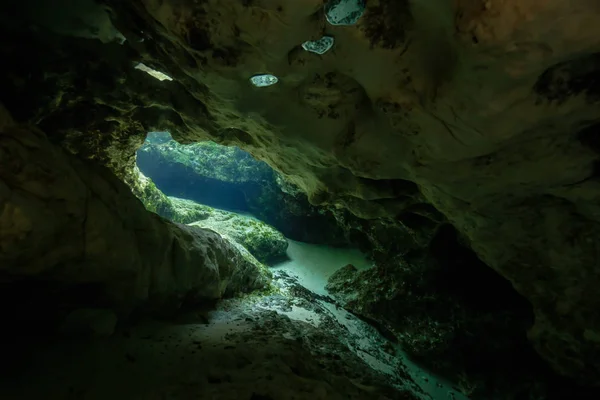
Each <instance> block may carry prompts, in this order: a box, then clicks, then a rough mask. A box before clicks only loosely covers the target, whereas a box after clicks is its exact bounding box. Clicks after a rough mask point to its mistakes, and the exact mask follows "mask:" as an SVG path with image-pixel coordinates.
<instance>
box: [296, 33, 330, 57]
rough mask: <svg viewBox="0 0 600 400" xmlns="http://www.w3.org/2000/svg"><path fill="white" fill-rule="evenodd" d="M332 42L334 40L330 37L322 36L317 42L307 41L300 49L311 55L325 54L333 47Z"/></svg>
mask: <svg viewBox="0 0 600 400" xmlns="http://www.w3.org/2000/svg"><path fill="white" fill-rule="evenodd" d="M334 42H335V39H334V38H332V37H331V36H323V37H322V38H321V39H319V40H309V41H307V42H304V43H302V48H303V49H304V50H306V51H310V52H312V53H317V54H325V53H327V52H328V51H329V50H330V49H331V48H332V47H333V43H334Z"/></svg>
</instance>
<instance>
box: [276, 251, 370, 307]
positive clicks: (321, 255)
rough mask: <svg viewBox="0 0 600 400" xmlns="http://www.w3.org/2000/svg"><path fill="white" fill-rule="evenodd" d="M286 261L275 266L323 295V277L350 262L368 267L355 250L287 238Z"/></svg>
mask: <svg viewBox="0 0 600 400" xmlns="http://www.w3.org/2000/svg"><path fill="white" fill-rule="evenodd" d="M288 242H289V247H288V249H287V255H288V257H289V260H288V261H285V262H283V263H280V264H277V265H275V266H274V267H273V268H272V270H273V271H277V270H280V269H283V270H285V271H288V272H291V273H292V274H294V275H296V276H297V277H298V280H299V283H300V284H301V285H302V286H304V287H306V288H307V289H309V290H311V291H312V292H315V293H317V294H321V295H325V294H327V291H326V290H325V285H326V284H327V279H329V277H330V276H331V275H332V274H333V273H334V272H335V271H337V270H338V269H340V268H342V267H344V266H346V265H348V264H352V265H354V266H355V267H356V268H358V269H367V268H370V267H371V265H372V264H371V262H370V261H369V260H368V259H367V258H366V256H365V255H364V254H363V253H361V252H360V251H358V250H355V249H347V248H334V247H329V246H321V245H315V244H308V243H302V242H296V241H293V240H288Z"/></svg>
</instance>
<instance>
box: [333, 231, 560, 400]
mask: <svg viewBox="0 0 600 400" xmlns="http://www.w3.org/2000/svg"><path fill="white" fill-rule="evenodd" d="M458 240H459V238H458V237H457V235H456V231H455V230H454V229H453V228H452V227H450V226H448V225H444V226H442V227H441V228H440V229H438V231H437V232H436V234H435V237H434V238H433V240H432V245H431V248H430V249H429V251H428V252H426V253H424V252H412V253H408V254H406V255H405V256H404V257H400V256H396V257H395V258H393V259H388V260H386V261H385V262H379V263H377V264H376V265H375V266H374V267H373V268H370V269H366V270H358V269H357V268H356V267H354V266H353V265H346V266H345V267H342V268H340V269H339V270H338V271H336V272H335V273H334V274H333V275H331V276H330V277H329V280H328V283H327V286H326V289H327V291H328V292H329V293H330V295H331V296H332V297H333V298H334V299H335V300H336V301H337V302H338V303H339V304H340V305H341V306H343V307H344V308H346V309H348V310H349V311H351V312H352V313H354V314H356V315H359V316H361V317H363V318H366V319H367V320H368V321H371V323H373V324H374V325H375V326H377V327H379V328H380V329H381V330H382V332H387V333H388V334H389V335H390V336H392V337H393V338H395V340H397V341H398V342H399V344H400V345H401V347H402V349H403V350H404V351H406V352H407V353H408V354H409V355H410V357H411V358H413V359H414V360H415V361H418V362H419V363H420V364H422V365H424V366H426V367H427V369H429V370H432V371H435V372H437V373H439V374H441V375H443V376H445V377H447V378H449V379H450V380H451V381H453V382H456V384H457V385H458V386H459V387H460V389H461V391H463V392H464V393H465V394H466V395H467V396H469V398H472V399H490V398H499V399H500V398H501V399H519V398H547V397H546V395H547V394H549V393H550V392H552V391H553V388H552V386H551V385H549V384H548V382H550V381H552V380H555V379H556V377H555V376H554V375H553V374H552V373H549V371H548V370H547V369H546V368H544V367H543V365H542V360H541V358H540V357H539V356H538V355H537V354H535V352H534V351H533V349H531V348H530V347H529V346H528V345H527V338H526V335H525V330H526V328H527V326H529V324H530V323H531V319H532V312H531V309H530V306H529V305H528V304H527V301H526V300H525V299H524V298H522V297H521V296H519V295H518V294H517V293H516V292H515V291H514V289H513V288H512V287H511V285H510V283H509V282H508V281H506V280H505V279H504V278H502V277H501V276H499V275H498V274H496V273H495V272H494V271H493V270H491V269H489V268H485V265H483V263H482V262H481V261H480V260H479V259H478V258H477V257H476V256H475V254H474V253H473V252H472V251H470V250H469V249H467V248H465V247H464V246H462V245H461V244H460V243H459V242H458ZM516 359H518V360H519V362H518V363H515V360H516ZM490 360H493V362H489V361H490Z"/></svg>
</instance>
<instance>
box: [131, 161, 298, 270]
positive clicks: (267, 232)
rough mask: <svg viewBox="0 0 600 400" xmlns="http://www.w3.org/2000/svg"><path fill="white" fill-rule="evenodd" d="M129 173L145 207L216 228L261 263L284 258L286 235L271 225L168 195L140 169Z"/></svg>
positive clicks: (273, 261) (204, 226)
mask: <svg viewBox="0 0 600 400" xmlns="http://www.w3.org/2000/svg"><path fill="white" fill-rule="evenodd" d="M132 176H137V180H134V181H133V182H132V183H131V187H132V191H133V193H134V194H135V195H136V197H138V198H139V199H140V200H141V201H142V203H143V204H144V206H145V207H146V209H147V210H149V211H152V212H155V213H156V214H158V215H160V216H161V217H164V218H167V219H169V220H171V221H174V222H179V223H183V224H191V225H192V226H198V227H201V228H207V229H210V230H213V231H215V232H218V233H219V234H221V235H222V236H224V237H225V238H227V239H228V240H231V241H233V242H237V243H239V244H241V245H242V246H244V247H245V248H246V249H247V250H248V251H249V252H250V253H251V254H252V255H253V256H254V257H256V259H257V260H258V261H259V262H261V263H265V264H273V263H275V262H277V261H281V260H283V259H285V258H286V249H287V246H288V242H287V239H286V238H285V236H283V235H282V234H281V233H280V232H279V231H277V230H276V229H275V228H273V227H272V226H269V225H268V224H266V223H264V222H262V221H259V220H257V219H254V218H250V217H246V216H242V215H239V214H236V213H232V212H227V211H223V210H217V209H214V208H212V207H209V206H205V205H203V204H198V203H196V202H194V201H192V200H186V199H179V198H177V197H167V196H165V195H164V194H163V193H162V192H161V191H160V190H159V189H158V188H157V187H156V185H154V182H152V180H151V179H149V178H147V177H146V176H144V175H143V174H142V173H141V172H139V170H137V171H135V172H134V174H133V175H132Z"/></svg>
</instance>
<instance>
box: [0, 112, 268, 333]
mask: <svg viewBox="0 0 600 400" xmlns="http://www.w3.org/2000/svg"><path fill="white" fill-rule="evenodd" d="M0 115H1V113H0ZM0 125H2V124H0ZM0 154H2V155H3V159H2V161H3V162H6V163H7V165H11V169H10V170H7V169H5V168H0V203H2V207H3V209H2V210H3V212H2V213H0V243H1V245H0V247H1V250H2V251H0V272H1V273H2V274H3V276H5V277H7V280H8V281H10V280H9V279H8V277H11V278H10V279H14V280H19V279H26V278H27V279H30V280H32V281H34V280H36V279H37V280H41V281H43V282H45V283H46V282H47V283H46V284H45V286H50V288H49V289H48V293H49V294H48V297H47V298H46V299H45V300H44V301H51V300H56V302H57V303H58V304H63V303H65V304H66V305H65V307H66V309H67V310H69V308H71V309H72V308H79V307H81V306H84V304H85V303H93V304H94V305H95V306H98V307H103V308H107V309H115V310H119V311H122V312H123V313H126V312H129V311H132V310H133V309H134V308H136V307H146V308H148V309H149V310H151V311H154V310H158V309H161V310H164V309H165V308H168V309H169V310H173V308H177V307H179V306H181V305H182V304H184V303H186V302H193V301H197V300H202V299H204V300H206V299H219V298H222V297H223V296H231V295H234V294H236V293H239V292H247V291H252V290H255V289H260V288H263V287H265V286H267V285H268V284H269V280H270V272H269V271H268V270H266V268H265V267H264V266H262V265H260V264H259V263H255V264H253V263H251V262H248V261H247V260H246V259H245V258H244V257H243V256H242V254H241V253H240V252H239V251H238V250H237V248H236V247H235V246H233V245H231V244H230V243H229V242H228V241H226V240H224V239H223V238H221V236H219V235H218V234H216V233H214V232H211V231H209V230H205V229H201V228H198V227H189V226H185V225H179V224H174V223H171V222H169V221H166V220H165V219H163V218H160V217H158V216H156V215H155V214H152V213H150V212H148V211H147V210H146V209H144V207H143V205H142V204H141V203H140V201H138V200H137V199H136V198H135V196H134V195H133V193H132V191H131V189H130V188H129V187H127V185H126V184H125V183H123V182H122V181H120V180H119V179H118V178H117V177H116V176H115V175H114V174H112V173H111V172H110V171H109V170H107V169H105V168H98V167H97V166H95V165H93V164H92V163H89V162H85V161H82V160H80V159H78V158H77V157H74V156H73V155H70V154H67V153H65V152H63V151H62V150H61V149H60V148H58V147H56V146H55V145H53V144H52V143H50V142H49V141H48V139H47V138H46V136H45V135H44V134H43V133H42V132H41V131H39V130H37V129H34V128H30V127H27V126H3V128H2V129H1V130H0ZM38 222H39V223H38ZM50 289H53V290H50ZM82 303H84V304H82ZM88 314H89V313H88ZM75 316H77V314H76V315H75ZM73 318H75V317H73ZM75 319H78V318H75ZM101 319H102V318H101ZM103 325H104V324H103ZM100 330H101V331H103V332H107V331H108V329H104V328H102V329H100Z"/></svg>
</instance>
